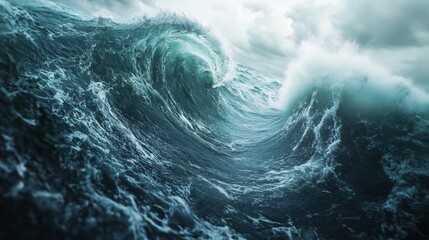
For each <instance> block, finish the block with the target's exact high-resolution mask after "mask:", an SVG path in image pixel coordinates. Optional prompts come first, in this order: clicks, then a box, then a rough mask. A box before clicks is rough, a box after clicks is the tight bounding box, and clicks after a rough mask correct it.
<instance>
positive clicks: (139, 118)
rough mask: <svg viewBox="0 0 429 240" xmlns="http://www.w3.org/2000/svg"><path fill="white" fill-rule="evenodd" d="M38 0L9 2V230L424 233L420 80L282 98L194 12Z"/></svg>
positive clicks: (426, 155)
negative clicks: (73, 7)
mask: <svg viewBox="0 0 429 240" xmlns="http://www.w3.org/2000/svg"><path fill="white" fill-rule="evenodd" d="M42 3H43V2H39V1H36V2H33V3H25V4H24V3H22V2H20V1H14V2H8V1H5V0H0V223H1V224H0V239H146V238H150V239H157V238H158V239H194V238H201V239H231V238H232V239H241V238H244V239H428V237H429V107H428V106H429V105H428V102H427V101H426V100H424V99H423V98H421V96H417V95H415V94H414V91H413V89H411V88H410V86H408V85H406V84H397V83H396V82H394V81H392V83H391V84H390V85H389V86H381V85H380V86H378V85H375V86H372V85H368V84H369V83H368V82H371V81H370V80H368V79H369V77H368V76H367V75H365V74H364V73H359V74H345V75H341V74H339V75H326V76H323V77H320V79H316V81H315V82H316V83H317V82H323V83H334V82H335V84H313V85H308V86H307V87H306V88H305V89H304V90H303V89H300V90H299V91H298V90H297V91H296V93H295V94H294V97H293V98H292V97H291V101H290V102H289V103H288V107H287V108H286V109H284V108H283V109H279V108H277V107H274V106H275V104H273V103H275V102H276V101H277V100H278V93H279V90H280V89H281V86H282V84H281V81H279V80H276V79H274V78H271V77H268V76H265V75H264V74H261V73H258V72H256V71H254V70H252V69H250V68H247V67H245V66H242V65H239V64H235V63H233V62H232V60H231V59H229V57H228V56H227V54H226V53H225V52H224V51H223V49H222V44H221V43H220V42H218V41H217V40H216V38H215V37H213V35H212V34H211V33H210V31H208V30H207V29H205V28H203V27H201V26H200V25H199V24H198V23H196V22H194V21H190V20H187V19H186V18H185V17H181V16H175V15H168V14H164V15H161V16H158V17H155V18H150V19H140V20H138V21H137V20H136V21H133V22H132V23H127V24H124V23H121V24H120V23H114V22H112V21H110V20H107V19H103V18H97V19H86V18H84V17H80V16H79V15H76V14H72V13H71V12H70V11H69V10H67V9H63V8H61V7H59V6H57V5H55V4H52V3H50V4H48V3H43V4H42ZM351 83H353V84H351ZM289 92H294V90H293V89H292V91H289ZM386 92H388V94H385V93H386ZM385 95H388V96H385Z"/></svg>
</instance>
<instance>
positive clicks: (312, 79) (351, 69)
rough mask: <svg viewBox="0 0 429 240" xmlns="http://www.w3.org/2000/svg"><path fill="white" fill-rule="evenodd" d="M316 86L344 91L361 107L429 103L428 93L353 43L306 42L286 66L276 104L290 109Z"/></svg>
mask: <svg viewBox="0 0 429 240" xmlns="http://www.w3.org/2000/svg"><path fill="white" fill-rule="evenodd" d="M319 88H323V89H328V90H330V91H340V92H342V93H344V94H347V96H348V97H350V99H351V100H352V101H351V102H352V103H353V104H354V105H355V107H358V108H363V109H367V108H370V109H373V108H377V107H384V106H386V105H390V106H396V107H399V108H400V109H403V110H407V111H419V112H420V111H424V110H425V109H428V103H429V97H428V94H427V93H425V92H424V91H422V90H420V89H418V88H416V87H415V86H413V84H412V83H411V81H410V80H408V79H406V78H404V77H401V76H396V75H394V74H392V73H391V72H390V71H389V70H388V69H387V68H385V67H383V66H381V65H379V64H377V63H376V62H374V61H373V60H371V59H370V58H368V57H365V56H363V55H361V54H359V51H358V48H357V47H356V46H355V45H352V44H344V45H343V46H342V47H341V48H339V49H337V50H333V51H331V50H329V49H327V48H324V47H322V46H320V45H318V44H317V43H314V42H305V43H303V44H302V45H301V47H300V49H299V50H298V54H297V56H296V58H295V59H294V60H292V61H291V63H290V64H289V65H288V68H287V71H286V79H285V80H284V82H283V84H282V87H281V88H280V90H279V100H278V102H277V107H278V108H280V109H283V110H289V109H290V108H293V107H294V106H295V105H296V103H297V102H299V101H300V100H302V98H303V97H305V96H307V95H308V94H309V93H310V92H312V91H313V90H315V89H319Z"/></svg>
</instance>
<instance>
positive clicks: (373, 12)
mask: <svg viewBox="0 0 429 240" xmlns="http://www.w3.org/2000/svg"><path fill="white" fill-rule="evenodd" d="M333 24H334V25H335V26H336V27H337V28H338V29H339V30H340V32H341V34H342V35H343V37H344V38H346V39H348V40H352V41H356V42H357V43H359V44H360V45H362V46H370V47H379V48H385V47H403V46H421V45H426V44H429V41H428V39H427V37H425V35H428V34H429V1H427V0H408V1H404V0H377V1H373V0H362V1H353V0H349V1H347V2H346V4H345V5H344V8H343V9H342V10H341V11H340V12H339V14H337V15H336V16H335V18H334V19H333Z"/></svg>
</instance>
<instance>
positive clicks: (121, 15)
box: [59, 0, 429, 91]
mask: <svg viewBox="0 0 429 240" xmlns="http://www.w3.org/2000/svg"><path fill="white" fill-rule="evenodd" d="M59 2H61V3H63V4H65V5H68V6H69V7H72V8H74V9H76V10H78V11H81V12H83V13H85V14H88V15H91V16H104V17H110V18H113V19H116V20H118V21H128V20H130V19H132V18H134V17H139V16H142V15H145V16H155V15H156V14H158V13H159V12H161V11H168V12H176V13H181V14H184V15H186V16H188V17H189V18H191V19H196V20H197V21H199V22H201V23H202V24H203V25H204V26H207V27H208V28H209V29H211V31H213V32H214V33H215V34H216V35H217V37H218V38H220V39H221V41H222V42H223V43H224V44H225V47H226V49H227V52H228V53H229V54H230V55H231V57H232V58H233V59H234V60H235V61H237V62H239V63H242V64H245V65H248V66H250V67H253V68H255V69H257V70H259V71H263V72H267V73H270V74H271V75H273V76H276V77H280V78H281V77H283V76H284V75H285V72H286V69H287V67H288V64H289V62H290V61H291V59H293V58H294V57H295V56H296V54H297V53H298V52H299V49H300V48H301V47H302V46H306V43H308V42H313V43H315V44H318V45H320V46H323V47H324V48H326V49H331V50H332V51H335V49H336V48H341V47H342V46H343V45H344V44H353V45H354V46H356V48H357V49H358V54H360V55H362V56H365V57H368V58H371V59H372V60H374V62H375V63H377V64H380V65H382V66H385V67H386V68H388V69H389V70H390V71H392V72H393V73H394V74H397V75H400V76H404V77H406V78H409V79H411V80H412V81H413V82H414V83H416V85H418V86H419V87H420V88H422V89H425V90H426V91H429V79H428V77H429V1H428V0H377V1H374V0H359V1H358V0H318V1H310V0H290V1H285V0H271V1H263V0H205V1H199V0H180V1H177V0H59Z"/></svg>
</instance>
